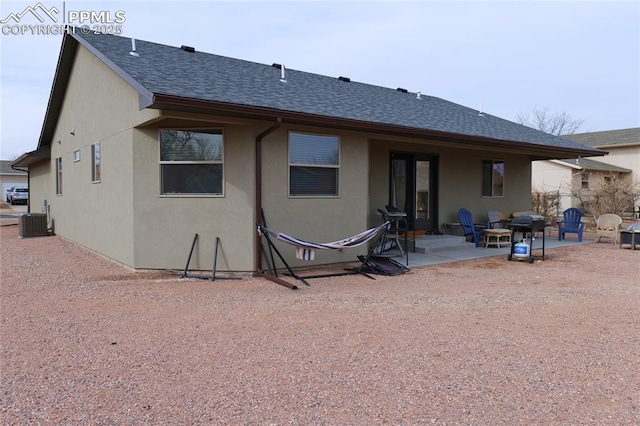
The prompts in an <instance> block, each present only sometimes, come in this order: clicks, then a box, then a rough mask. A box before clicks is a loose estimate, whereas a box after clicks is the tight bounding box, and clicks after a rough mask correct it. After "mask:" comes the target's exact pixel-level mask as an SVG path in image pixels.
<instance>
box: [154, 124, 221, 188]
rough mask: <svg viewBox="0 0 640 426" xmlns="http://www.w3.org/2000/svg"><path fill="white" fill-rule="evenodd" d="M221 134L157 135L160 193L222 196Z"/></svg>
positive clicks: (164, 132)
mask: <svg viewBox="0 0 640 426" xmlns="http://www.w3.org/2000/svg"><path fill="white" fill-rule="evenodd" d="M223 147H224V144H223V138H222V130H198V131H191V130H161V131H160V193H161V194H164V195H174V194H175V195H178V194H201V195H222V193H223V192H222V187H223V185H222V179H223V164H224V150H223Z"/></svg>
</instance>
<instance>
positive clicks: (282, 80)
mask: <svg viewBox="0 0 640 426" xmlns="http://www.w3.org/2000/svg"><path fill="white" fill-rule="evenodd" d="M286 82H287V76H286V75H285V68H284V65H282V66H281V68H280V83H286Z"/></svg>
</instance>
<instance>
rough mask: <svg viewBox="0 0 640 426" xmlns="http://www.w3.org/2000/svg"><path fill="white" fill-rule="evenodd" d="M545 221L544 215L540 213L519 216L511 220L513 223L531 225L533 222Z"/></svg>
mask: <svg viewBox="0 0 640 426" xmlns="http://www.w3.org/2000/svg"><path fill="white" fill-rule="evenodd" d="M540 222H544V216H541V215H539V214H532V215H524V216H518V217H517V218H515V219H513V221H511V224H512V225H531V224H532V223H540Z"/></svg>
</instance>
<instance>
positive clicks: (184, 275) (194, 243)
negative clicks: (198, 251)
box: [180, 234, 198, 278]
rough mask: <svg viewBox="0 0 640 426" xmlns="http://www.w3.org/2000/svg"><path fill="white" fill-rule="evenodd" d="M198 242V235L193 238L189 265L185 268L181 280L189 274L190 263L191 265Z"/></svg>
mask: <svg viewBox="0 0 640 426" xmlns="http://www.w3.org/2000/svg"><path fill="white" fill-rule="evenodd" d="M197 240H198V234H196V235H195V236H194V237H193V243H191V250H190V251H189V258H188V259H187V264H186V265H185V266H184V273H183V274H182V276H181V277H180V278H184V277H186V276H187V272H188V271H189V263H191V255H192V254H193V249H194V247H195V246H196V241H197Z"/></svg>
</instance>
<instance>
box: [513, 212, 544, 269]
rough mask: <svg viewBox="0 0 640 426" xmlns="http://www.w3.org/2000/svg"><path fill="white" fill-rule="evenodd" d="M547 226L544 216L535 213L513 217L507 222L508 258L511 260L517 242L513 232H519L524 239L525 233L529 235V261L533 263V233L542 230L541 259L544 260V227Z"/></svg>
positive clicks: (525, 237)
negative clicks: (509, 231) (509, 244)
mask: <svg viewBox="0 0 640 426" xmlns="http://www.w3.org/2000/svg"><path fill="white" fill-rule="evenodd" d="M547 226H549V224H548V223H546V222H545V221H544V217H543V216H540V215H537V214H532V215H524V216H519V217H517V218H515V219H513V221H511V223H510V224H509V229H510V230H511V253H509V257H508V259H509V260H513V257H514V256H513V253H514V249H515V245H516V243H517V241H516V238H515V233H516V232H520V233H522V236H523V237H522V238H523V239H525V240H526V239H527V235H528V236H529V247H530V248H529V263H533V234H534V233H535V232H542V260H544V229H545V228H546V227H547Z"/></svg>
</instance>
